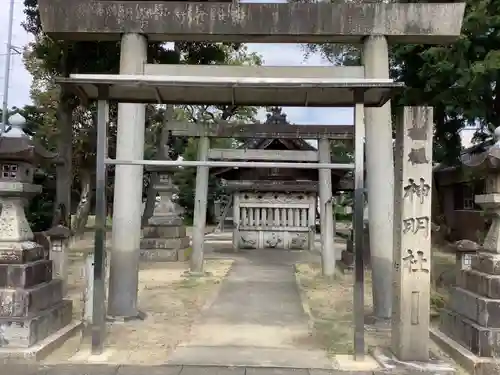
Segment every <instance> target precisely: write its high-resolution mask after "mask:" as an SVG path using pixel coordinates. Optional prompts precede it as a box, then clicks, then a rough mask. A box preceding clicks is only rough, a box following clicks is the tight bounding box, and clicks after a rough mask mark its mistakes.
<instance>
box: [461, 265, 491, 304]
mask: <svg viewBox="0 0 500 375" xmlns="http://www.w3.org/2000/svg"><path fill="white" fill-rule="evenodd" d="M457 284H458V286H459V287H461V288H463V289H467V290H469V291H471V292H473V293H477V294H479V295H481V296H485V297H489V298H500V275H489V274H487V273H483V272H479V271H476V270H467V269H466V270H460V271H459V275H458V277H457Z"/></svg>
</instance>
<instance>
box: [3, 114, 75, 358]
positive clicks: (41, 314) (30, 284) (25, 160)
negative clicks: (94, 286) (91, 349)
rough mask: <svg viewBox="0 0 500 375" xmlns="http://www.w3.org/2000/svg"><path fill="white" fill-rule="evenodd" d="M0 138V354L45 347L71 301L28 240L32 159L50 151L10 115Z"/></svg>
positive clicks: (66, 317) (34, 188)
mask: <svg viewBox="0 0 500 375" xmlns="http://www.w3.org/2000/svg"><path fill="white" fill-rule="evenodd" d="M9 122H10V123H11V125H12V127H11V128H10V129H8V130H7V131H6V132H5V133H3V134H2V139H1V142H0V171H1V175H0V206H1V212H0V357H2V356H7V357H8V358H12V357H17V356H21V357H22V356H23V354H22V353H24V352H25V351H26V349H27V348H32V347H33V346H34V345H35V344H39V343H40V342H41V341H42V340H43V343H42V344H39V345H38V346H37V347H36V348H33V353H32V354H33V355H36V352H37V351H38V350H46V348H47V346H48V345H53V344H54V341H55V340H56V336H57V334H56V333H57V332H58V331H59V330H60V329H63V328H64V327H66V326H67V325H68V324H69V323H71V319H72V302H71V301H66V300H63V283H62V280H58V279H53V278H52V261H51V260H49V259H45V254H44V249H43V247H42V246H41V245H39V244H37V243H35V242H33V233H32V232H31V229H30V226H29V224H28V222H27V220H26V216H25V213H24V207H25V205H26V203H27V201H28V199H29V198H31V197H32V196H33V195H35V194H38V193H39V192H40V191H41V187H40V186H38V185H33V184H32V182H33V173H34V166H33V164H34V162H35V161H36V160H37V159H50V158H54V157H55V156H56V155H54V154H52V153H49V152H48V151H46V150H45V149H43V148H42V147H39V146H38V145H37V144H35V143H34V142H33V141H32V140H31V139H30V137H28V136H27V135H26V134H25V133H24V131H23V130H22V128H21V126H22V125H24V118H23V117H22V116H20V115H14V116H12V117H11V118H10V119H9Z"/></svg>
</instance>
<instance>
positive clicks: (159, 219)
mask: <svg viewBox="0 0 500 375" xmlns="http://www.w3.org/2000/svg"><path fill="white" fill-rule="evenodd" d="M148 225H150V226H166V227H169V226H174V227H175V226H181V225H184V223H183V221H182V219H181V218H180V217H171V216H153V217H151V218H149V220H148Z"/></svg>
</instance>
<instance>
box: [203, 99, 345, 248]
mask: <svg viewBox="0 0 500 375" xmlns="http://www.w3.org/2000/svg"><path fill="white" fill-rule="evenodd" d="M265 123H266V124H268V125H269V126H270V129H272V126H273V125H277V124H281V125H283V124H288V125H289V123H288V121H287V119H286V114H284V113H282V112H281V108H279V107H275V108H272V109H271V113H269V114H268V115H267V120H266V122H265ZM311 143H312V142H311ZM311 143H309V142H307V141H306V140H304V139H301V138H297V139H280V138H264V139H262V138H261V139H247V140H246V141H245V142H244V143H243V145H241V146H240V147H239V149H242V150H245V152H247V153H248V158H247V159H246V160H247V161H261V160H263V159H262V155H259V152H255V151H259V150H266V151H275V153H276V157H275V160H280V161H283V156H284V155H292V154H296V155H299V156H303V158H304V159H303V161H304V162H312V161H316V162H317V161H318V150H317V148H316V147H314V146H313V145H312V144H311ZM254 150H255V151H254ZM217 158H218V159H223V155H217ZM267 161H272V160H269V159H268V160H267ZM332 162H334V161H332ZM212 174H213V175H214V176H216V177H217V178H218V179H219V181H220V184H221V185H222V186H223V187H224V188H225V191H226V194H227V199H226V202H227V203H226V204H227V205H229V207H228V206H226V207H224V208H222V207H220V208H219V209H218V210H217V211H218V212H219V217H218V220H219V221H227V217H231V216H232V221H233V248H234V249H235V250H237V249H262V248H277V249H290V250H307V249H309V250H313V249H314V243H315V235H316V227H317V226H316V218H317V214H318V204H317V202H318V186H319V184H318V170H317V169H291V168H290V169H288V168H237V167H230V168H217V169H213V171H212ZM344 177H346V171H343V170H332V187H333V190H334V192H333V194H334V193H335V191H336V190H338V189H342V190H344V189H349V186H347V185H348V184H346V183H345V181H344Z"/></svg>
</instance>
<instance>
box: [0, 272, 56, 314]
mask: <svg viewBox="0 0 500 375" xmlns="http://www.w3.org/2000/svg"><path fill="white" fill-rule="evenodd" d="M62 299H63V283H62V280H59V279H55V280H52V281H50V282H48V283H43V284H39V285H37V286H35V287H33V288H30V289H0V301H1V302H0V318H5V317H11V318H12V317H27V316H29V315H30V314H35V313H37V312H39V311H41V310H44V309H47V308H49V307H50V306H53V305H56V304H57V303H59V302H61V300H62Z"/></svg>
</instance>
